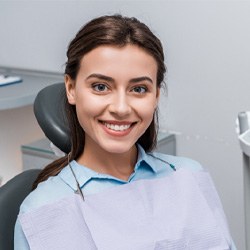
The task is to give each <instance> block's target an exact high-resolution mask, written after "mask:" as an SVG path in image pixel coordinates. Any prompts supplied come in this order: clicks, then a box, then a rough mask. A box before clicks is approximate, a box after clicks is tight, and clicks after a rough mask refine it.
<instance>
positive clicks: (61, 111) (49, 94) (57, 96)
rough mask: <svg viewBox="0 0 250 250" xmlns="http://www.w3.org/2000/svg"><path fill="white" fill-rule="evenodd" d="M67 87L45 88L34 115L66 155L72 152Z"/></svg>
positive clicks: (58, 84)
mask: <svg viewBox="0 0 250 250" xmlns="http://www.w3.org/2000/svg"><path fill="white" fill-rule="evenodd" d="M65 98H66V93H65V85H64V83H56V84H53V85H50V86H48V87H45V88H44V89H42V90H41V91H40V92H39V93H38V94H37V96H36V99H35V102H34V113H35V116H36V119H37V122H38V124H39V125H40V127H41V129H42V130H43V132H44V134H45V135H46V136H47V137H48V139H49V140H50V141H51V142H52V143H53V144H54V145H55V146H57V147H58V148H59V149H61V150H62V151H63V152H65V153H66V154H67V153H69V152H70V149H71V141H70V130H69V125H68V122H67V118H66V113H65V101H66V100H65Z"/></svg>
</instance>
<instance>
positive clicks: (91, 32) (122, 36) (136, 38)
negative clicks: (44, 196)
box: [33, 15, 166, 188]
mask: <svg viewBox="0 0 250 250" xmlns="http://www.w3.org/2000/svg"><path fill="white" fill-rule="evenodd" d="M127 44H134V45H137V46H139V47H140V48H142V49H144V50H145V51H146V52H147V53H149V54H150V55H152V56H153V57H154V59H155V60H156V62H157V66H158V68H157V87H158V88H160V87H161V84H162V82H163V79H164V74H165V72H166V67H165V64H164V53H163V48H162V45H161V42H160V40H159V39H158V38H157V37H156V36H155V35H154V34H153V33H152V31H151V30H150V29H149V28H148V27H147V26H146V25H145V24H144V23H142V22H140V21H139V20H137V19H136V18H133V17H132V18H129V17H124V16H121V15H112V16H101V17H98V18H96V19H93V20H91V21H90V22H88V23H87V24H86V25H84V26H83V27H82V28H81V29H80V30H79V32H78V33H77V34H76V36H75V38H74V39H73V40H72V41H71V42H70V44H69V47H68V51H67V58H68V60H67V62H66V68H65V74H66V75H68V76H70V78H71V79H72V80H76V77H77V74H78V71H79V68H80V61H81V59H82V58H83V57H84V55H85V54H87V53H88V52H90V51H91V50H93V49H95V48H97V47H98V46H101V45H113V46H118V47H123V46H125V45H127ZM65 110H66V113H67V118H68V123H69V127H70V133H71V152H70V154H69V155H67V156H65V157H62V158H60V159H58V160H56V161H54V162H52V163H51V164H49V165H48V166H47V167H46V168H45V169H44V170H43V171H42V172H41V173H40V175H39V176H38V178H37V180H36V181H35V183H34V185H33V188H36V187H37V185H38V183H39V182H42V181H44V180H46V179H48V178H49V176H54V175H57V174H58V173H59V172H60V171H61V170H62V169H63V168H64V167H65V166H66V165H67V164H68V160H70V161H71V160H73V159H77V158H78V157H79V156H80V155H81V154H82V152H83V150H84V141H85V133H84V131H83V129H82V127H81V126H80V124H79V122H78V119H77V115H76V109H75V106H74V105H70V104H69V103H68V101H67V99H66V94H65ZM157 131H158V115H157V110H156V112H155V114H154V118H153V120H152V122H151V124H150V126H149V127H148V129H147V130H146V131H145V133H144V134H143V135H142V136H141V137H140V138H139V139H138V141H137V143H139V144H140V145H141V146H142V147H143V148H144V150H145V151H147V152H148V151H151V150H153V149H154V148H155V146H156V140H157Z"/></svg>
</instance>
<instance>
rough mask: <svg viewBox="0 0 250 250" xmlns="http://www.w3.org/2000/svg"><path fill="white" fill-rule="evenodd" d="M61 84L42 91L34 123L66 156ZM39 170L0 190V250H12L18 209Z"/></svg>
mask: <svg viewBox="0 0 250 250" xmlns="http://www.w3.org/2000/svg"><path fill="white" fill-rule="evenodd" d="M64 93H65V87H64V83H57V84H53V85H50V86H48V87H45V88H44V89H42V90H41V91H40V92H39V93H38V95H37V97H36V99H35V102H34V113H35V116H36V119H37V121H38V123H39V125H40V127H41V128H42V130H43V132H44V133H45V135H46V136H47V137H48V138H49V140H50V141H51V142H52V143H53V144H54V145H55V146H57V147H58V148H59V149H60V150H61V151H63V152H65V153H68V152H69V151H70V147H71V143H70V137H69V127H68V123H67V121H66V115H65V111H64V102H65V98H64V97H63V96H65V95H64ZM40 171H41V170H40V169H31V170H27V171H24V172H22V173H21V174H19V175H17V176H15V177H14V178H12V179H11V180H10V181H8V182H7V183H6V184H5V185H3V186H2V187H1V188H0V250H12V249H14V226H15V222H16V219H17V215H18V212H19V207H20V205H21V203H22V201H23V200H24V199H25V197H26V196H27V195H28V194H29V193H30V192H31V190H32V184H33V182H34V181H35V179H36V178H37V176H38V174H39V173H40Z"/></svg>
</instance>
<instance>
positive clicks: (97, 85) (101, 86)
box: [92, 83, 108, 92]
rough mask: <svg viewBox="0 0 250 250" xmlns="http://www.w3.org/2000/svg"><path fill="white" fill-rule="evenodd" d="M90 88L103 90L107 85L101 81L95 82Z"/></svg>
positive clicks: (98, 90) (105, 89)
mask: <svg viewBox="0 0 250 250" xmlns="http://www.w3.org/2000/svg"><path fill="white" fill-rule="evenodd" d="M92 88H93V89H94V90H95V91H97V92H104V91H107V90H108V87H107V86H106V85H105V84H103V83H96V84H93V85H92Z"/></svg>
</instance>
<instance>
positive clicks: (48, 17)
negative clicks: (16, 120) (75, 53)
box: [0, 0, 250, 249]
mask: <svg viewBox="0 0 250 250" xmlns="http://www.w3.org/2000/svg"><path fill="white" fill-rule="evenodd" d="M114 12H120V13H122V14H127V15H129V16H137V17H138V18H139V19H141V20H142V21H145V22H146V23H147V24H148V25H149V26H150V27H152V28H153V30H154V31H155V32H156V33H157V34H158V35H159V36H160V37H161V39H162V41H163V43H164V46H165V52H166V63H167V66H168V77H167V83H168V97H166V96H162V100H161V126H162V129H166V130H172V131H177V132H178V136H177V142H178V143H177V152H178V154H179V155H184V156H188V157H191V158H194V159H197V160H198V161H200V162H201V163H202V164H203V165H204V167H206V168H207V169H209V171H210V173H211V174H212V176H213V179H214V181H215V183H216V186H217V188H218V191H219V193H220V195H221V198H222V202H223V205H224V207H225V211H226V214H227V216H228V220H229V224H230V227H231V230H232V234H233V237H234V239H235V241H236V244H237V246H238V249H245V248H244V223H243V222H244V221H243V220H244V217H243V185H242V179H243V178H242V161H241V153H240V150H239V146H238V141H237V137H236V134H235V119H236V116H237V113H238V112H239V111H242V110H246V109H249V92H250V84H249V80H250V70H249V65H250V46H249V44H250V25H249V24H250V15H249V13H250V2H249V1H204V0H203V1H202V0H201V1H153V0H151V1H80V0H78V1H1V0H0V34H1V39H0V65H5V66H12V67H21V68H29V69H40V70H48V71H63V64H64V62H65V56H64V55H65V51H66V47H67V44H68V42H69V40H70V39H71V38H72V36H73V35H74V34H75V32H76V31H77V30H78V29H79V27H80V26H81V25H82V24H84V22H86V21H87V20H89V19H90V18H92V17H94V16H97V15H100V14H109V13H114ZM3 34H4V36H3ZM0 91H1V90H0ZM10 137H12V135H10ZM0 143H2V142H1V141H0ZM6 164H7V163H6Z"/></svg>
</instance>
